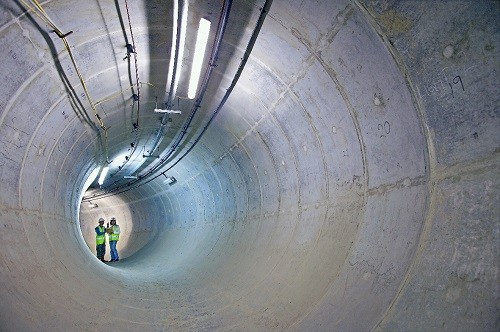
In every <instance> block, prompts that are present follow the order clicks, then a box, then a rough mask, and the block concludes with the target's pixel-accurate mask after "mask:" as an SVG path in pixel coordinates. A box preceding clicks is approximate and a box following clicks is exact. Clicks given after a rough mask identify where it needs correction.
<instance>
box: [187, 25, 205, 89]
mask: <svg viewBox="0 0 500 332" xmlns="http://www.w3.org/2000/svg"><path fill="white" fill-rule="evenodd" d="M209 32H210V21H208V20H206V19H204V18H202V19H200V25H199V27H198V36H197V37H196V46H195V48H194V59H193V65H192V66H191V77H190V78H189V90H188V98H189V99H193V98H194V97H195V96H196V90H197V89H198V82H199V80H200V73H201V64H202V62H203V58H204V57H205V49H206V48H207V42H208V34H209Z"/></svg>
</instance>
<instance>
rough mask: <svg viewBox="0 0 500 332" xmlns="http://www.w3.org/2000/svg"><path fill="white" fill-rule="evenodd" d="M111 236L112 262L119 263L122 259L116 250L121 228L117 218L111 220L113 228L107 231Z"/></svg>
mask: <svg viewBox="0 0 500 332" xmlns="http://www.w3.org/2000/svg"><path fill="white" fill-rule="evenodd" d="M106 231H107V233H108V234H109V249H110V251H111V260H110V262H118V261H119V260H120V257H118V250H116V244H117V243H118V240H119V239H120V226H118V225H117V224H116V218H115V217H113V218H111V227H108V228H107V229H106Z"/></svg>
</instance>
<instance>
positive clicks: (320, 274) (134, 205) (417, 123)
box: [0, 0, 500, 332]
mask: <svg viewBox="0 0 500 332" xmlns="http://www.w3.org/2000/svg"><path fill="white" fill-rule="evenodd" d="M263 3H264V1H263V0H255V1H254V0H252V1H248V0H233V4H232V9H231V16H230V19H229V20H228V24H227V29H226V32H225V34H224V40H223V43H222V46H221V50H220V52H219V56H218V59H217V61H218V62H217V67H216V68H214V69H213V71H212V77H211V79H210V82H209V84H208V87H207V90H206V92H205V95H204V100H203V103H202V110H205V109H207V110H209V111H210V112H211V111H212V110H214V109H217V105H219V103H220V101H221V100H223V97H224V95H225V93H226V91H225V87H227V86H230V84H231V80H232V79H233V77H234V76H233V75H234V73H235V72H237V71H238V66H239V65H240V64H241V57H242V56H243V52H244V50H245V47H246V45H247V43H248V40H249V39H250V35H251V34H252V29H253V27H254V26H255V22H256V21H257V19H258V17H259V15H261V11H260V10H261V7H262V4H263ZM42 5H43V8H44V9H45V11H46V12H47V14H48V15H49V16H50V17H52V18H54V20H56V18H57V21H58V22H57V24H58V26H60V27H61V29H62V31H70V30H72V31H73V33H72V34H71V35H70V37H68V41H69V45H70V47H71V49H72V52H73V53H74V54H75V58H76V59H77V60H78V66H79V68H80V70H81V73H82V75H83V77H85V81H86V84H87V88H88V91H89V93H90V95H91V96H92V98H93V99H94V100H103V99H106V98H107V97H109V96H114V95H116V94H117V93H119V92H120V91H122V89H123V87H124V86H128V83H127V80H128V75H127V66H126V63H125V62H124V61H122V57H123V35H122V29H121V26H120V22H119V19H118V18H117V15H115V13H116V6H115V3H113V2H112V1H94V0H90V1H76V0H67V1H45V2H43V3H42ZM128 6H129V10H130V14H131V18H132V19H133V23H134V37H135V44H136V45H137V47H138V49H140V50H141V56H140V57H139V59H138V68H139V72H140V75H141V78H142V79H143V80H144V82H150V83H152V84H155V83H158V82H161V84H158V86H164V78H165V77H166V76H165V75H166V74H167V73H165V68H167V66H168V54H166V52H165V49H167V48H168V45H170V44H171V37H170V36H171V33H170V32H171V31H170V30H169V29H170V27H171V22H166V21H167V20H166V19H165V13H170V10H171V9H170V8H169V7H171V4H170V3H167V2H165V1H128ZM219 6H220V3H218V2H212V1H204V0H190V8H191V7H192V8H193V11H194V12H196V13H198V15H200V16H201V15H207V16H208V18H209V19H210V20H211V21H212V22H216V21H217V18H218V16H219V14H220V8H219ZM123 11H124V8H123V9H122V14H124V12H123ZM499 12H500V4H499V2H498V1H488V0H485V1H460V0H458V1H417V0H405V1H397V0H380V1H370V0H336V1H330V0H319V1H278V0H277V1H273V5H272V7H271V10H270V11H269V13H268V15H267V18H266V20H265V22H264V24H263V25H262V28H261V31H260V34H259V37H258V38H257V40H256V42H255V44H254V46H253V50H252V53H251V55H250V56H249V57H248V60H247V61H246V64H245V69H244V70H243V71H242V72H241V76H240V77H239V80H238V83H237V84H236V85H235V86H234V89H233V91H232V92H231V94H230V96H229V97H228V98H227V100H226V102H225V104H224V105H223V107H222V109H221V110H220V112H219V113H218V115H217V116H216V117H215V118H214V120H213V121H212V122H211V124H210V126H209V127H208V129H207V130H206V131H205V133H204V134H203V136H202V137H201V139H200V140H199V142H198V144H196V146H195V147H194V148H193V149H192V150H191V152H190V153H189V154H188V155H186V157H184V158H183V159H182V160H181V161H180V162H179V163H178V164H177V165H176V167H174V168H172V169H171V170H170V171H169V173H168V175H169V176H173V177H175V178H176V179H177V182H176V183H174V184H172V185H169V184H165V183H164V182H163V179H161V178H157V179H154V180H153V181H150V182H148V183H147V184H144V185H141V186H140V187H137V188H134V189H133V190H129V191H127V192H125V193H122V194H117V195H112V196H110V197H106V198H102V199H99V200H98V202H97V201H96V202H94V201H92V204H89V203H86V204H81V194H82V190H83V189H84V186H85V182H86V180H87V178H88V176H89V175H90V173H91V172H92V170H93V169H94V168H95V166H96V164H97V163H98V156H96V154H95V150H96V149H95V147H96V146H98V144H99V139H98V138H97V135H96V134H95V131H94V130H93V129H92V128H91V126H90V125H87V124H85V119H84V117H82V113H81V112H78V110H77V109H76V108H75V106H74V105H75V103H74V99H72V98H71V97H70V96H68V91H71V89H73V91H74V95H75V96H82V93H83V92H84V91H83V88H82V87H81V84H80V83H79V79H78V77H77V76H78V75H77V74H76V73H75V72H74V71H71V70H70V69H71V68H73V67H72V64H71V59H70V58H69V56H68V54H67V52H66V51H65V48H64V45H63V44H62V43H57V42H54V43H52V40H53V38H56V40H58V39H59V38H58V37H57V36H56V35H55V34H54V33H52V32H51V31H50V29H49V28H47V27H46V26H45V25H44V24H43V22H41V21H40V20H39V18H37V17H35V16H31V15H30V14H29V13H28V12H27V11H26V9H25V8H24V7H23V6H22V4H20V2H19V1H10V0H6V1H1V2H0V42H1V44H2V47H1V48H0V56H1V58H2V62H1V63H0V70H1V72H2V74H3V77H6V78H7V79H4V80H0V91H1V93H0V141H1V144H0V183H1V190H0V229H1V232H0V264H1V268H0V283H1V287H0V326H1V328H0V330H2V331H9V332H10V331H106V330H120V331H212V330H237V331H240V330H243V331H275V330H278V331H283V330H286V331H497V330H499V328H500V327H499V322H498V317H499V307H498V303H499V295H498V292H497V291H496V288H497V285H498V252H499V249H498V243H500V241H499V239H498V236H499V234H500V232H499V227H500V226H499V220H500V211H499V209H498V206H499V204H498V202H499V201H500V190H499V188H500V177H499V169H500V167H499V166H500V155H499V151H500V147H499V146H500V144H499V142H500V140H499V136H498V133H499V131H498V128H500V113H499V110H500V107H499V105H500V99H499V95H498V91H499V88H500V86H499V84H500V83H499V81H498V72H499V58H500V53H499V52H500V51H499V50H500V38H499V36H498V34H499V33H498V26H499V16H498V13H499ZM168 17H171V15H168ZM191 24H192V22H191ZM191 24H190V28H189V29H193V27H191ZM188 32H189V33H188V36H189V35H193V34H194V31H191V30H190V31H188ZM142 50H144V51H142ZM189 51H191V50H189ZM186 54H188V53H186ZM80 59H81V60H80ZM162 70H163V72H162ZM63 74H64V75H65V76H66V78H67V80H64V79H63V78H62V77H63V76H64V75H63ZM68 84H69V85H70V86H71V89H68ZM181 84H182V83H181ZM183 88H185V86H184V87H183ZM150 92H151V91H150V89H142V90H141V95H142V96H143V97H144V98H145V99H144V100H151V99H148V97H152V98H154V94H152V93H150ZM80 98H81V97H80ZM153 100H154V99H153ZM141 104H142V105H144V103H141ZM101 106H102V108H103V109H102V110H103V112H102V116H103V120H104V121H105V123H106V126H109V129H108V135H109V142H110V144H109V152H110V155H111V156H118V155H120V154H121V153H123V154H124V153H126V152H127V149H128V148H129V146H130V145H129V144H130V140H129V137H128V136H127V135H128V131H127V128H129V127H127V126H130V119H133V118H135V117H133V116H132V115H133V114H132V113H131V111H130V101H126V100H123V101H122V100H120V99H118V98H117V99H113V101H112V102H110V103H103V104H100V105H99V110H100V114H101ZM123 110H126V112H125V114H124V111H123ZM198 115H201V114H197V115H196V118H195V119H194V121H193V122H192V126H193V127H194V129H195V130H196V133H199V132H200V131H201V130H202V129H203V125H205V124H206V123H205V121H206V120H208V118H209V117H210V115H211V114H205V115H204V117H203V119H204V121H196V120H198V119H199V118H198ZM157 121H158V119H157V117H156V116H155V117H148V114H147V113H146V112H141V128H145V130H144V131H141V132H140V133H139V135H140V141H141V142H143V141H150V140H148V139H150V138H152V137H153V133H152V130H153V129H154V128H156V127H157ZM147 129H151V130H149V131H148V130H147ZM190 130H191V128H190ZM186 136H189V134H187V135H186ZM124 137H126V139H124ZM193 137H196V135H194V136H193ZM170 139H172V140H174V138H170ZM127 175H128V174H127ZM100 217H102V218H105V219H106V220H107V221H108V220H110V219H111V217H116V219H117V223H118V224H119V225H120V227H121V230H122V232H121V235H120V240H119V243H118V250H119V253H120V261H119V262H117V263H108V264H103V263H101V262H100V261H98V260H97V259H96V257H95V232H94V227H95V226H96V225H97V220H98V219H99V218H100ZM108 251H109V249H108ZM106 258H107V259H109V254H107V255H106Z"/></svg>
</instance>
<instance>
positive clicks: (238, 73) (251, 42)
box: [84, 0, 273, 200]
mask: <svg viewBox="0 0 500 332" xmlns="http://www.w3.org/2000/svg"><path fill="white" fill-rule="evenodd" d="M272 2H273V1H272V0H266V1H265V3H264V6H263V7H262V9H261V13H260V15H259V18H258V20H257V23H256V26H255V28H254V30H253V32H252V36H251V37H250V40H249V42H248V44H247V47H246V49H245V53H244V55H243V58H242V59H241V62H240V65H239V67H238V70H237V71H236V74H235V75H234V77H233V80H232V82H231V84H230V86H229V88H228V89H227V90H226V93H225V94H224V96H223V98H222V100H221V102H220V103H219V105H218V106H217V108H216V109H215V110H214V112H213V113H212V116H211V117H210V119H209V120H208V122H207V123H206V125H205V126H204V128H203V130H202V132H201V133H200V134H199V135H198V137H197V138H196V139H195V141H194V143H193V144H192V145H191V146H190V147H189V148H188V149H187V150H186V151H185V152H184V153H183V154H182V155H181V156H180V157H179V158H178V159H177V160H176V161H175V163H174V164H172V165H171V166H169V167H168V168H167V169H166V170H164V171H162V172H161V173H159V174H157V175H155V176H153V177H150V178H149V179H147V181H141V182H140V183H139V184H137V185H135V186H133V184H135V183H137V182H139V181H140V180H141V179H142V180H144V178H145V176H140V177H138V178H137V179H136V180H135V181H132V182H129V183H127V185H126V187H125V188H124V186H120V187H117V188H114V189H112V190H110V191H108V192H106V193H101V194H96V195H93V196H92V197H85V198H84V200H89V199H96V198H104V197H109V196H112V195H116V194H119V193H123V192H126V191H129V190H131V189H134V188H137V187H140V186H142V185H145V184H147V183H149V182H151V181H153V180H155V179H156V178H158V177H160V176H166V175H165V173H166V172H167V171H169V170H170V169H172V168H173V167H174V166H176V165H177V164H178V163H179V162H180V161H181V160H182V159H183V158H184V157H185V156H186V155H187V154H188V153H189V152H191V150H192V149H193V148H194V146H195V145H196V144H197V143H198V142H199V140H200V139H201V137H202V136H203V134H204V133H205V132H206V130H207V129H208V127H209V126H210V124H211V123H212V122H213V120H214V119H215V117H216V116H217V114H218V113H219V112H220V110H221V109H222V107H223V106H224V104H225V103H226V101H227V99H228V98H229V96H230V95H231V93H232V91H233V89H234V87H235V86H236V83H237V82H238V80H239V78H240V76H241V73H242V72H243V69H244V67H245V65H246V62H247V61H248V58H249V56H250V54H251V52H252V49H253V47H254V45H255V42H256V40H257V37H258V35H259V33H260V30H261V28H262V25H263V24H264V20H265V18H266V16H267V13H268V12H269V10H270V8H271V5H272Z"/></svg>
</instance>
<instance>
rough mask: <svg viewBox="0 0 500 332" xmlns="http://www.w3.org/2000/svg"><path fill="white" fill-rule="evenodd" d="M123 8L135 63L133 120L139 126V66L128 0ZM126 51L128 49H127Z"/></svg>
mask: <svg viewBox="0 0 500 332" xmlns="http://www.w3.org/2000/svg"><path fill="white" fill-rule="evenodd" d="M125 9H126V10H127V19H128V27H129V29H130V37H131V38H132V48H133V51H134V52H133V53H134V63H135V80H136V82H137V120H136V122H135V124H136V126H137V127H139V111H140V109H141V108H140V105H141V86H140V85H139V68H138V66H137V51H136V49H135V41H134V33H133V32H132V23H131V22H130V13H129V10H128V1H127V0H125ZM127 52H128V51H127Z"/></svg>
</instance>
